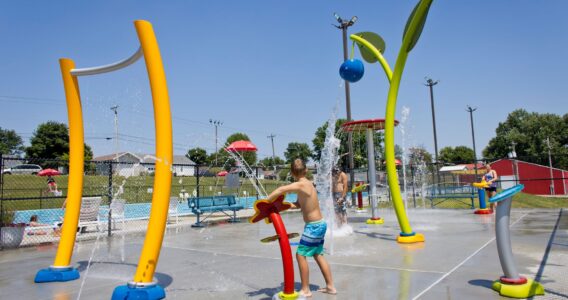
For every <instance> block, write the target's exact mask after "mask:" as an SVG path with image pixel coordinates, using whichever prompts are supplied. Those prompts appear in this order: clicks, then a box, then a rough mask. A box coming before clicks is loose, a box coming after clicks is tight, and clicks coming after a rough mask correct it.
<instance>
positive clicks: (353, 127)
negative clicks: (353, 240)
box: [341, 119, 398, 225]
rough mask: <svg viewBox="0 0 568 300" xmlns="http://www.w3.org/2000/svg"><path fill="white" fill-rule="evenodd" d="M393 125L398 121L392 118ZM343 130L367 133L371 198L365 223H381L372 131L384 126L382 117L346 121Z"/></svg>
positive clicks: (382, 221)
mask: <svg viewBox="0 0 568 300" xmlns="http://www.w3.org/2000/svg"><path fill="white" fill-rule="evenodd" d="M394 123H395V125H397V124H398V121H396V120H394ZM341 128H342V129H343V130H345V131H352V132H362V131H364V132H366V133H367V161H368V162H369V186H370V191H369V198H370V199H371V218H370V219H368V220H367V224H375V225H377V224H383V223H384V222H385V221H384V220H383V219H381V218H380V217H379V216H378V212H377V210H378V205H377V172H376V168H375V144H374V132H375V131H377V130H383V129H384V128H385V120H384V119H371V120H361V121H351V122H346V123H344V124H343V125H341Z"/></svg>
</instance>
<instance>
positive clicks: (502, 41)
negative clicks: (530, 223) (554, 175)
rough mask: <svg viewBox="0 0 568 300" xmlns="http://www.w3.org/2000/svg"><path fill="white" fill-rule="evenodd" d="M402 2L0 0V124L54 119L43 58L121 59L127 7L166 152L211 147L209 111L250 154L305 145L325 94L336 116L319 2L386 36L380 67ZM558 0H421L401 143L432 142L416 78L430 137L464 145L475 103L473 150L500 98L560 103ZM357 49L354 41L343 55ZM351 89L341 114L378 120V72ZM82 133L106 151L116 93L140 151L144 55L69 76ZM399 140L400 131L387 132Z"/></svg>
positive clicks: (336, 91)
mask: <svg viewBox="0 0 568 300" xmlns="http://www.w3.org/2000/svg"><path fill="white" fill-rule="evenodd" d="M415 3H416V1H407V0H396V1H395V0H390V1H337V0H335V1H330V0H326V1H324V0H314V1H167V2H165V1H160V2H157V1H153V2H150V1H88V2H87V1H10V2H8V1H3V2H2V3H0V37H1V38H2V46H1V47H0V107H1V108H0V111H1V113H0V127H2V128H7V129H14V130H16V132H18V133H20V134H21V135H22V136H23V137H24V140H25V141H26V143H27V142H28V140H29V137H30V136H31V135H32V133H33V131H34V129H35V128H36V127H37V125H38V124H40V123H42V122H46V121H48V120H55V121H59V122H67V115H66V114H67V112H66V107H65V101H64V93H63V86H62V83H61V75H60V71H59V65H58V59H59V58H62V57H68V58H72V59H74V60H75V62H76V65H77V67H90V66H95V65H101V64H107V63H110V62H114V61H117V60H120V59H122V58H125V57H126V56H129V55H131V54H132V53H133V52H134V51H135V50H136V48H137V45H138V41H137V38H136V33H135V30H134V27H133V23H132V22H133V21H134V20H136V19H146V20H149V21H150V22H152V23H153V26H154V30H155V32H156V36H157V39H158V42H159V44H160V49H161V53H162V57H163V60H164V64H165V69H166V70H165V71H166V76H167V79H168V88H169V92H170V98H171V99H170V100H171V107H172V112H173V116H174V119H173V126H174V143H175V145H174V147H175V148H174V149H175V150H174V151H175V153H177V154H183V153H185V152H186V151H187V149H189V148H192V147H195V146H201V147H203V148H206V149H207V150H208V151H209V152H211V150H212V149H213V148H214V146H215V144H214V128H213V127H212V126H211V125H210V124H209V119H211V118H212V119H217V120H222V121H223V125H222V126H221V127H220V131H219V134H220V138H219V139H220V140H221V141H224V139H225V138H226V137H227V136H228V135H230V134H231V133H234V132H245V133H247V134H248V135H249V136H250V137H251V139H252V141H253V142H254V143H255V144H256V145H257V146H258V148H259V156H260V157H264V156H269V155H271V146H270V139H268V138H267V136H268V135H269V134H271V133H274V134H275V135H276V137H275V140H274V141H275V147H276V152H277V155H280V156H282V153H283V152H284V150H285V148H286V145H287V144H288V143H289V142H292V141H297V142H307V143H308V144H310V145H311V140H312V139H313V136H314V132H315V130H316V128H317V127H319V126H321V125H322V124H323V123H324V122H325V121H326V120H327V119H328V118H329V117H330V115H331V113H332V110H333V107H334V105H335V103H336V102H337V101H339V102H340V104H339V115H340V116H345V104H344V98H343V97H344V92H343V89H342V88H341V87H340V83H341V80H340V77H339V75H338V68H339V66H340V64H341V62H342V57H343V56H342V48H341V33H340V31H339V30H337V29H335V28H334V27H333V26H331V24H334V23H335V19H334V18H333V13H334V12H337V13H339V15H341V16H343V17H344V18H349V17H351V16H353V15H357V16H358V18H359V19H358V21H357V23H356V24H355V25H354V26H353V27H351V28H350V33H355V32H358V31H374V32H377V33H379V34H380V35H381V36H382V37H383V38H384V39H385V41H386V44H387V46H386V48H387V49H386V53H385V57H386V58H387V60H388V61H389V63H390V64H391V66H392V67H394V63H395V59H396V56H397V53H398V49H399V47H400V44H401V39H402V31H403V29H404V25H405V22H406V19H407V17H408V15H409V13H410V12H411V10H412V8H413V7H414V5H415ZM567 9H568V2H566V1H562V0H556V1H555V0H549V1H528V0H523V1H521V0H519V1H510V0H509V1H505V0H503V1H489V0H487V1H481V0H480V1H449V0H434V3H433V4H432V7H431V10H430V14H429V17H428V20H427V23H426V26H425V29H424V32H423V34H422V36H421V39H420V41H419V42H418V44H417V46H416V47H415V48H414V49H413V51H412V52H411V53H410V56H409V60H408V62H407V65H406V68H405V73H404V75H403V80H402V85H401V92H400V94H399V100H398V106H397V118H400V112H401V109H402V107H403V106H406V107H408V108H410V118H409V121H408V124H407V127H408V131H409V136H408V138H407V142H406V143H407V145H423V146H425V147H426V148H427V149H428V150H429V151H431V152H432V151H433V148H434V147H433V137H432V123H431V122H432V121H431V111H430V101H429V93H428V88H427V87H426V86H424V85H423V83H424V82H425V80H424V77H425V76H429V77H431V78H433V79H438V80H440V83H439V84H438V85H437V86H435V91H434V93H435V100H436V103H435V105H436V121H437V131H438V145H439V148H442V147H444V146H458V145H466V146H470V147H471V135H470V125H469V124H470V123H469V114H468V113H467V112H466V111H465V109H466V105H471V106H473V107H477V108H478V110H477V111H476V112H475V114H474V117H475V131H476V138H477V148H478V149H477V150H478V153H481V150H482V149H483V148H484V147H485V146H486V145H487V142H488V141H489V139H490V138H492V137H493V136H494V135H495V128H496V127H497V125H498V123H499V122H502V121H504V120H505V118H506V116H507V114H508V113H509V112H511V111H512V110H514V109H518V108H524V109H526V110H528V111H535V112H541V113H557V114H565V113H566V112H567V108H568V105H567V104H566V103H567V101H566V95H567V94H568V93H567V92H568V91H567V89H568V88H567V86H568V85H566V84H565V81H566V78H567V76H566V70H567V69H568V60H567V59H566V58H565V57H564V56H563V53H564V52H565V49H566V46H568V19H567V18H566V17H565V16H564V14H565V12H566V11H567ZM355 56H356V57H358V56H359V54H358V53H356V55H355ZM365 67H366V73H365V77H363V79H362V80H361V81H360V82H358V83H355V84H352V85H351V90H352V94H351V98H352V115H353V118H354V119H367V118H381V117H384V111H385V101H386V95H387V89H388V86H387V82H386V80H385V77H384V74H383V73H382V70H381V69H380V68H379V66H378V65H365ZM80 87H81V93H82V98H83V110H84V119H85V136H86V138H87V139H86V141H87V143H88V144H89V145H91V146H92V148H93V150H94V152H95V156H97V155H104V154H108V153H111V152H113V151H114V143H113V142H112V141H107V140H105V139H104V137H107V136H112V135H113V113H112V111H111V110H110V107H111V106H113V105H115V104H118V105H119V106H120V108H119V131H120V132H121V133H122V134H124V135H127V136H124V137H123V140H122V141H120V149H121V150H130V151H134V152H146V153H153V151H154V146H153V141H154V127H153V118H152V104H151V98H150V93H149V87H148V81H147V75H146V71H145V66H144V63H143V61H139V62H138V63H136V64H135V65H133V66H131V67H129V68H127V69H123V70H120V71H118V72H114V73H109V74H105V75H99V76H90V77H82V78H81V79H80ZM397 140H398V143H400V134H399V133H397Z"/></svg>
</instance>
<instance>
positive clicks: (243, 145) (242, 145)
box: [226, 141, 257, 151]
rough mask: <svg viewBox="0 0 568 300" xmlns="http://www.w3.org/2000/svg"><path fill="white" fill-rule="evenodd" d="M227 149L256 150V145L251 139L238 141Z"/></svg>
mask: <svg viewBox="0 0 568 300" xmlns="http://www.w3.org/2000/svg"><path fill="white" fill-rule="evenodd" d="M226 149H227V151H256V150H257V149H256V146H255V145H254V144H253V143H251V141H236V142H233V143H232V144H230V145H229V146H228V147H227V148H226Z"/></svg>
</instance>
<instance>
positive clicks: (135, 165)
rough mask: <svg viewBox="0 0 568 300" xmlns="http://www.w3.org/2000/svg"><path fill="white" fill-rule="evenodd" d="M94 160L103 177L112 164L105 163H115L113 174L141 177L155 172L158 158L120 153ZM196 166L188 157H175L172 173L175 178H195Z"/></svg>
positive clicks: (140, 154) (98, 172) (97, 170)
mask: <svg viewBox="0 0 568 300" xmlns="http://www.w3.org/2000/svg"><path fill="white" fill-rule="evenodd" d="M93 160H94V161H95V162H96V173H97V174H101V175H106V174H108V173H109V166H110V164H109V163H105V162H113V164H112V171H113V174H116V175H119V176H140V175H144V174H153V173H154V172H155V163H156V158H155V157H154V156H153V155H151V154H143V153H132V152H120V153H118V154H108V155H103V156H98V157H95V158H94V159H93ZM194 165H195V164H194V162H193V161H191V160H190V159H189V158H187V157H186V156H184V155H174V157H173V162H172V173H173V175H174V176H194V175H195V166H194Z"/></svg>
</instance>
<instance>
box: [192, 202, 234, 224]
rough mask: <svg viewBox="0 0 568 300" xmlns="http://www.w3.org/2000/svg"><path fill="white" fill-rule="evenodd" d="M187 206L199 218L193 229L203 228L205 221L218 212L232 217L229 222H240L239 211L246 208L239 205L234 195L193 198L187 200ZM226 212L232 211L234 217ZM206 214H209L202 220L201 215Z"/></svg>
mask: <svg viewBox="0 0 568 300" xmlns="http://www.w3.org/2000/svg"><path fill="white" fill-rule="evenodd" d="M187 204H188V205H189V208H190V209H191V211H192V212H193V213H194V214H195V215H196V216H197V222H195V224H192V225H191V227H203V224H202V223H203V221H205V220H206V219H207V218H209V217H210V216H211V215H213V214H214V213H216V212H221V213H223V214H225V215H226V216H228V217H230V218H231V219H230V220H229V222H238V220H237V211H238V210H241V209H243V208H244V207H243V205H241V204H237V201H236V199H235V196H232V195H224V196H210V197H193V198H188V199H187ZM226 211H232V212H233V215H232V216H231V215H230V214H228V213H227V212H226ZM204 213H209V214H208V215H207V216H206V217H205V218H204V219H203V220H201V219H200V218H201V215H202V214H204Z"/></svg>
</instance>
